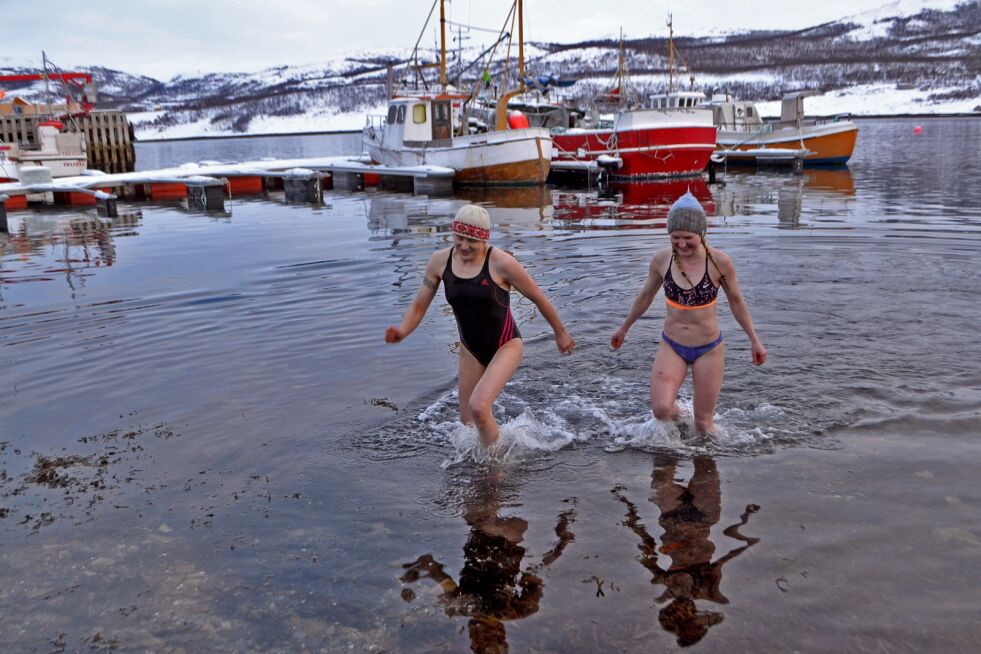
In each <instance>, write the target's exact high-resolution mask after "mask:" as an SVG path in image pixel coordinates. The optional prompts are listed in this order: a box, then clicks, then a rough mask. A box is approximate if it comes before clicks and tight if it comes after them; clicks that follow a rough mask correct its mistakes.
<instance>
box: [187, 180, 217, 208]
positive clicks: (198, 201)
mask: <svg viewBox="0 0 981 654" xmlns="http://www.w3.org/2000/svg"><path fill="white" fill-rule="evenodd" d="M184 186H186V187H187V206H188V208H189V209H196V210H198V211H224V210H225V182H224V181H222V180H220V179H215V178H214V177H200V176H199V177H188V178H187V179H186V180H184Z"/></svg>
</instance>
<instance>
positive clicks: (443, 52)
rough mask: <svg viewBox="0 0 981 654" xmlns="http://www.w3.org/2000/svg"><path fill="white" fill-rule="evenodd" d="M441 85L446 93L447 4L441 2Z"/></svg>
mask: <svg viewBox="0 0 981 654" xmlns="http://www.w3.org/2000/svg"><path fill="white" fill-rule="evenodd" d="M439 84H440V87H441V89H442V91H443V93H446V3H445V2H444V0H439Z"/></svg>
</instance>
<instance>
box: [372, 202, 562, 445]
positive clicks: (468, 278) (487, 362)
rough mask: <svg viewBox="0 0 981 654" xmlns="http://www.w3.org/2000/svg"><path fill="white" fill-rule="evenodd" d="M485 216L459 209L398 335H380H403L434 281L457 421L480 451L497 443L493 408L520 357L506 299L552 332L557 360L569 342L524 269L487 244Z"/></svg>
mask: <svg viewBox="0 0 981 654" xmlns="http://www.w3.org/2000/svg"><path fill="white" fill-rule="evenodd" d="M488 239H490V216H488V215H487V211H486V210H484V209H483V208H481V207H478V206H476V205H466V206H464V207H463V208H461V209H460V210H459V211H458V212H457V214H456V217H455V219H454V220H453V246H452V247H449V248H445V249H443V250H440V251H438V252H436V253H435V254H434V255H433V256H432V258H430V260H429V263H428V264H427V266H426V272H425V275H424V276H423V280H422V287H421V288H420V289H419V292H418V293H417V294H416V298H415V300H413V302H412V304H411V305H410V306H409V309H408V310H407V311H406V312H405V316H404V317H403V318H402V323H401V324H400V325H399V326H398V327H394V326H391V327H389V328H388V329H387V330H386V331H385V341H386V342H387V343H398V342H401V341H402V340H403V339H404V338H405V337H406V336H408V335H409V334H411V333H412V332H413V331H414V330H415V329H416V327H418V326H419V323H420V322H422V318H423V316H425V315H426V311H427V310H428V309H429V305H430V303H432V301H433V298H434V297H435V296H436V289H437V288H438V287H439V283H440V281H441V280H445V282H446V300H447V302H449V304H450V306H451V307H452V308H453V315H454V316H455V317H456V321H457V327H458V328H459V332H460V343H461V345H462V347H461V348H460V377H459V396H460V418H461V419H462V421H463V422H464V423H466V424H475V425H476V426H477V431H478V433H479V435H480V442H481V444H482V445H483V446H485V447H487V446H490V445H493V444H494V443H495V442H497V439H498V437H499V435H500V430H499V428H498V425H497V422H496V421H495V420H494V414H493V411H492V409H493V405H494V400H496V399H497V396H498V395H499V394H500V392H501V391H502V390H503V389H504V385H505V384H506V383H507V382H508V380H509V379H510V378H511V375H513V374H514V371H515V370H517V368H518V364H519V363H521V359H522V357H523V356H524V345H523V343H522V341H521V334H520V332H519V331H518V326H517V325H516V324H515V321H514V317H513V316H512V314H511V307H510V291H511V288H512V287H513V288H515V289H517V290H518V292H519V293H521V294H522V295H524V296H525V297H526V298H528V299H529V300H531V301H532V302H534V303H535V305H536V306H537V307H538V310H539V312H540V313H541V315H542V316H543V317H544V318H545V320H547V321H548V324H549V325H550V326H551V327H552V330H553V331H554V332H555V343H556V346H557V347H558V349H559V352H561V353H563V354H569V353H570V352H572V349H573V348H574V347H575V346H576V342H575V341H574V340H573V339H572V337H571V336H570V335H569V332H568V331H566V328H565V326H564V325H563V324H562V320H561V319H560V318H559V314H558V312H557V311H556V310H555V307H553V306H552V303H551V302H549V301H548V298H546V297H545V294H544V293H542V291H541V290H540V289H539V288H538V285H537V284H535V281H534V280H533V279H532V278H531V276H530V275H529V274H528V272H527V271H526V270H525V269H524V267H523V266H522V265H521V264H520V263H518V262H517V261H516V260H515V259H514V257H512V256H511V255H510V254H508V253H506V252H503V251H502V250H500V249H495V248H492V247H491V246H490V245H488V244H487V241H488Z"/></svg>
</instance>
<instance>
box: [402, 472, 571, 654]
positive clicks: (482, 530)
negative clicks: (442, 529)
mask: <svg viewBox="0 0 981 654" xmlns="http://www.w3.org/2000/svg"><path fill="white" fill-rule="evenodd" d="M499 492H500V488H499V480H498V479H492V478H487V479H483V480H481V482H480V483H479V484H478V491H477V493H476V494H475V495H474V496H473V497H472V498H469V499H468V501H467V502H466V504H465V505H464V510H463V518H464V520H466V522H467V524H468V525H469V526H470V533H469V534H468V536H467V542H466V544H465V545H464V546H463V553H464V564H463V569H462V570H461V571H460V581H459V583H457V582H456V581H454V580H453V578H452V577H451V576H450V575H449V574H447V573H446V572H445V570H444V568H445V566H444V565H443V564H442V563H439V562H437V561H436V560H435V559H434V558H433V556H432V555H431V554H424V555H423V556H420V557H419V558H418V559H416V560H415V561H413V562H412V563H407V564H406V565H404V566H403V567H404V568H405V570H406V571H405V574H403V575H402V577H401V580H402V581H403V582H405V583H413V582H415V581H417V580H418V579H420V578H422V577H429V578H430V579H432V580H433V581H435V582H436V583H438V584H439V585H440V587H441V588H442V595H441V601H442V602H443V605H444V609H445V611H446V614H447V615H449V616H457V615H464V616H467V617H469V618H470V621H469V625H468V628H469V633H470V649H471V650H472V651H474V652H494V653H497V652H507V651H508V645H507V634H506V632H505V629H504V621H506V620H520V619H521V618H526V617H528V616H529V615H532V614H534V613H536V612H537V611H538V605H539V602H540V601H541V599H542V586H543V583H542V580H541V578H540V577H539V576H538V575H536V574H534V570H537V569H539V568H541V567H542V566H545V565H549V564H551V563H552V562H554V561H555V560H556V559H558V558H559V556H560V555H561V554H562V551H563V550H564V549H565V546H566V545H567V544H568V543H569V542H570V541H572V540H573V539H574V536H573V534H572V532H570V531H569V525H570V524H572V522H573V521H574V520H575V510H574V509H569V510H567V511H564V512H563V513H561V514H560V515H559V517H558V522H557V524H556V526H555V533H556V535H557V536H558V537H559V542H558V543H557V544H556V546H555V547H554V548H552V549H551V550H550V551H549V552H547V553H546V554H545V556H544V557H542V562H541V563H540V564H539V565H537V566H528V567H526V568H525V569H522V568H521V562H522V560H523V559H524V555H525V548H523V547H522V546H521V541H522V540H523V538H524V533H525V531H526V530H527V529H528V522H527V521H526V520H524V519H522V518H518V517H500V516H498V515H497V513H498V511H499V509H500V500H499ZM403 597H405V598H406V600H407V601H411V600H412V598H413V597H414V595H413V594H412V593H411V591H409V592H406V591H403Z"/></svg>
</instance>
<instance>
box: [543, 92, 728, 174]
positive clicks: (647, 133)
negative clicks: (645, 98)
mask: <svg viewBox="0 0 981 654" xmlns="http://www.w3.org/2000/svg"><path fill="white" fill-rule="evenodd" d="M704 98H705V96H704V94H702V93H693V92H677V93H668V94H665V95H661V96H654V97H653V98H652V99H651V100H652V106H651V108H649V109H624V110H621V111H619V112H617V113H616V114H615V115H614V116H613V117H612V119H608V120H606V121H600V122H599V123H598V124H597V125H596V126H595V127H592V128H585V129H584V128H571V129H566V130H555V131H553V133H552V143H553V145H554V149H553V151H552V160H553V161H555V162H589V161H597V160H603V159H606V160H607V161H610V160H612V161H613V162H614V164H613V166H612V167H611V168H610V177H611V178H613V179H643V178H654V177H681V176H688V175H697V174H699V173H701V172H702V170H704V169H705V167H706V166H707V165H708V162H709V157H711V156H712V152H713V151H714V150H715V138H716V127H715V125H714V124H713V122H712V112H711V111H710V110H707V109H703V108H700V107H699V106H698V104H699V103H700V102H701V101H702V100H704ZM601 158H602V159H601Z"/></svg>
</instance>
